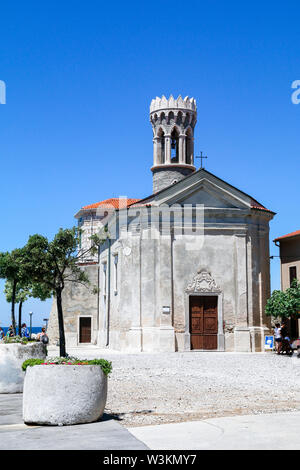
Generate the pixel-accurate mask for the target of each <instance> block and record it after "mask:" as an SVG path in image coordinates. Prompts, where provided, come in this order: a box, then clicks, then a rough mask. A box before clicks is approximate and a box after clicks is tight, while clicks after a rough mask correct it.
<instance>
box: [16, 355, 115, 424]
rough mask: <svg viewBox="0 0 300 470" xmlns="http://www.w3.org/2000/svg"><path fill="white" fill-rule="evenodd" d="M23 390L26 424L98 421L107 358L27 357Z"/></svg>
mask: <svg viewBox="0 0 300 470" xmlns="http://www.w3.org/2000/svg"><path fill="white" fill-rule="evenodd" d="M22 368H23V370H24V371H26V375H25V381H24V392H23V419H24V422H25V423H26V424H42V425H70V424H81V423H91V422H94V421H98V420H99V419H100V418H101V417H102V415H103V411H104V408H105V404H106V397H107V376H108V374H109V373H110V372H111V369H112V366H111V362H109V361H106V360H105V359H93V360H80V359H78V358H75V357H66V358H62V357H57V358H49V359H47V360H46V361H44V360H41V359H29V360H27V361H25V362H24V363H23V366H22Z"/></svg>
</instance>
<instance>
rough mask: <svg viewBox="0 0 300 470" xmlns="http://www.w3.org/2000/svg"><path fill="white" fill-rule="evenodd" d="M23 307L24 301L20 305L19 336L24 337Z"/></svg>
mask: <svg viewBox="0 0 300 470" xmlns="http://www.w3.org/2000/svg"><path fill="white" fill-rule="evenodd" d="M22 306H23V301H22V300H20V303H19V336H22Z"/></svg>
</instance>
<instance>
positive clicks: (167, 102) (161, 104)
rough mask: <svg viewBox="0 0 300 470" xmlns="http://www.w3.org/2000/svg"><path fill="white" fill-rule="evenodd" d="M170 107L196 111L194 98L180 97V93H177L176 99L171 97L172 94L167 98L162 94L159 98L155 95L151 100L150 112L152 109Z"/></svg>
mask: <svg viewBox="0 0 300 470" xmlns="http://www.w3.org/2000/svg"><path fill="white" fill-rule="evenodd" d="M172 108H175V109H189V110H191V111H195V112H196V111H197V107H196V100H195V99H194V98H189V97H188V96H186V97H185V98H184V99H182V97H181V95H179V96H178V98H177V99H175V98H173V95H171V96H170V98H169V99H167V98H166V97H165V96H164V95H163V96H162V97H161V98H159V97H158V96H157V97H156V98H155V99H153V100H152V101H151V104H150V113H152V112H153V111H158V110H163V109H172Z"/></svg>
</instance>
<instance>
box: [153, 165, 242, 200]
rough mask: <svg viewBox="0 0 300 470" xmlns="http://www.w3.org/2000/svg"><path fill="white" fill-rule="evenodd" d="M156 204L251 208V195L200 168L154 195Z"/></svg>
mask: <svg viewBox="0 0 300 470" xmlns="http://www.w3.org/2000/svg"><path fill="white" fill-rule="evenodd" d="M153 203H154V205H158V206H160V205H162V204H168V205H173V204H180V205H185V204H192V205H196V204H203V205H204V207H206V208H216V209H222V208H224V209H230V208H232V209H249V208H251V197H250V196H248V195H247V194H245V193H243V192H242V191H239V190H238V189H236V188H234V187H232V186H231V185H229V184H227V183H226V182H224V181H223V180H220V179H219V178H217V177H216V176H214V175H212V174H211V173H208V172H206V171H205V170H199V171H197V172H195V173H194V174H193V175H191V176H190V177H188V178H185V179H183V180H182V181H179V182H178V183H177V184H175V185H173V186H170V187H169V188H166V189H165V190H163V191H161V192H160V193H158V194H157V195H155V196H154V199H153V202H152V204H153Z"/></svg>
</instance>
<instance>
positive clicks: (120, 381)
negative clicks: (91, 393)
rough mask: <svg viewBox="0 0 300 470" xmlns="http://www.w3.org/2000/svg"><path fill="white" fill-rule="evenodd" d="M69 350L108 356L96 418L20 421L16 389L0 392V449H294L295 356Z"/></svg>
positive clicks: (298, 417) (299, 412) (297, 408)
mask: <svg viewBox="0 0 300 470" xmlns="http://www.w3.org/2000/svg"><path fill="white" fill-rule="evenodd" d="M49 349H50V350H49V354H50V355H55V353H56V350H55V349H53V348H52V349H51V348H49ZM69 354H72V355H76V356H77V357H78V356H79V357H81V358H84V357H86V358H91V357H104V358H106V359H109V360H111V361H112V363H113V372H112V374H111V376H110V378H109V388H108V400H107V405H106V408H105V414H104V419H103V421H101V422H97V423H92V424H82V425H76V426H61V427H60V426H59V427H57V426H26V425H25V424H24V423H23V420H22V394H2V395H0V449H7V450H9V449H32V450H34V449H66V450H69V449H71V450H72V449H87V450H89V449H94V450H100V449H106V450H117V449H118V450H139V449H141V450H142V449H153V450H156V449H157V450H159V449H171V450H177V449H178V450H180V449H182V450H188V449H299V448H300V445H299V438H298V436H299V431H300V424H299V423H300V395H299V389H300V375H299V373H300V359H297V357H296V356H295V357H293V358H290V357H281V356H276V355H275V354H272V353H266V354H230V353H180V354H179V353H170V354H120V353H117V352H111V351H110V352H108V351H103V350H102V351H101V350H98V349H97V348H88V349H87V348H82V349H79V348H77V349H76V350H70V351H69Z"/></svg>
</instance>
